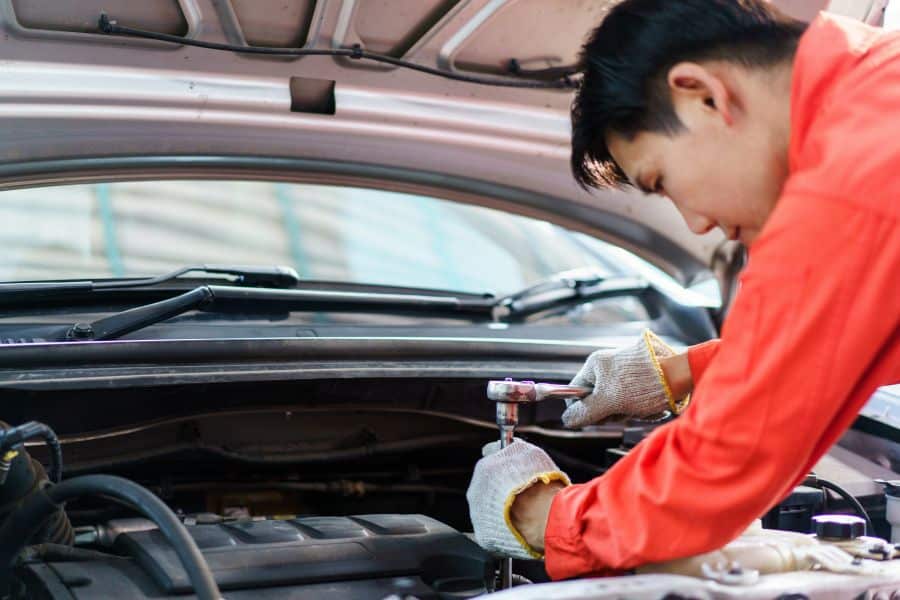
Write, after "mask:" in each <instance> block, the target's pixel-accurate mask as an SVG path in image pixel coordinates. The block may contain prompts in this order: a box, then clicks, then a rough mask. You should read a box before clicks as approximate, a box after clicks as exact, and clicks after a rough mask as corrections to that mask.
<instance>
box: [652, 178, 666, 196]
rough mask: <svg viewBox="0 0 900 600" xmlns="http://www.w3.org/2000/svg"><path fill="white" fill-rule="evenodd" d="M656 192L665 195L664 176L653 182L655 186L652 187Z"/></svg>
mask: <svg viewBox="0 0 900 600" xmlns="http://www.w3.org/2000/svg"><path fill="white" fill-rule="evenodd" d="M651 189H652V190H653V193H654V194H659V195H661V196H662V195H665V193H666V188H665V187H663V180H662V177H657V178H656V181H654V182H653V187H652V188H651Z"/></svg>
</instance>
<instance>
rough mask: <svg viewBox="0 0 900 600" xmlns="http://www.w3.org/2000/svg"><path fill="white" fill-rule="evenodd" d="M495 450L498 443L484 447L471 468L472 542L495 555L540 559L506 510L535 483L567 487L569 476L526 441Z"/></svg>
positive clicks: (470, 506) (467, 492)
mask: <svg viewBox="0 0 900 600" xmlns="http://www.w3.org/2000/svg"><path fill="white" fill-rule="evenodd" d="M498 449H499V442H494V443H492V444H488V445H486V446H485V447H484V449H483V451H482V453H483V454H484V458H482V459H481V460H480V461H478V464H476V465H475V472H474V474H473V475H472V482H471V483H470V484H469V489H468V490H467V491H466V500H468V502H469V516H470V517H471V519H472V526H473V527H474V528H475V540H476V541H477V542H478V543H479V545H481V547H483V548H484V549H485V550H489V551H491V552H494V553H495V554H500V555H503V556H511V557H513V558H522V559H535V558H538V559H539V558H543V556H542V555H541V554H540V553H539V552H536V551H535V550H534V549H533V548H531V547H530V546H529V545H528V544H527V543H526V542H525V539H524V538H523V537H522V535H521V534H520V533H519V532H518V531H516V529H515V527H513V525H512V521H511V520H510V514H509V512H510V508H511V507H512V504H513V502H514V501H515V499H516V495H517V494H519V493H521V492H522V491H524V490H526V489H528V488H529V487H530V486H531V485H533V484H535V483H537V482H538V481H541V482H543V483H545V484H546V483H550V482H551V481H562V482H563V483H565V484H566V485H569V483H570V482H569V477H568V476H567V475H566V474H565V473H563V472H562V471H560V470H559V467H557V466H556V463H554V462H553V460H552V459H551V458H550V457H549V456H547V453H546V452H544V451H543V450H541V449H540V448H538V447H537V446H534V445H532V444H529V443H528V442H523V441H522V440H519V439H516V440H514V441H513V443H512V444H510V445H509V446H507V447H506V448H504V449H503V450H499V451H497V450H498Z"/></svg>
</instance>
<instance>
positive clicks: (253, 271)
mask: <svg viewBox="0 0 900 600" xmlns="http://www.w3.org/2000/svg"><path fill="white" fill-rule="evenodd" d="M195 272H196V273H205V274H207V275H230V276H232V277H234V279H233V280H231V281H229V284H231V285H241V286H247V287H268V288H293V287H296V286H297V285H298V284H299V283H300V282H301V281H302V280H301V279H300V276H299V275H298V274H297V271H295V270H294V269H292V268H291V267H284V266H255V265H247V266H244V265H189V266H186V267H182V268H180V269H177V270H175V271H172V272H171V273H165V274H164V275H158V276H156V277H146V278H137V279H133V278H129V279H113V280H108V281H92V280H82V281H33V282H20V283H0V300H12V301H22V300H28V299H31V298H35V299H40V298H46V297H48V296H55V295H66V294H71V293H79V292H93V291H97V290H121V289H128V288H138V287H153V286H157V285H160V284H162V283H168V282H170V281H174V280H176V279H178V278H179V277H182V276H183V275H186V274H188V273H195ZM216 279H220V278H216Z"/></svg>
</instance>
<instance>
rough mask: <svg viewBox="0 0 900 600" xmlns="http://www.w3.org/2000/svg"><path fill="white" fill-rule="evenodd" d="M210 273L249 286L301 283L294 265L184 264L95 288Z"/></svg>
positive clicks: (147, 283) (148, 284) (151, 283)
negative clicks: (169, 270)
mask: <svg viewBox="0 0 900 600" xmlns="http://www.w3.org/2000/svg"><path fill="white" fill-rule="evenodd" d="M195 272H196V273H207V274H210V275H232V276H234V277H235V278H236V279H235V281H234V282H233V283H234V284H237V285H245V286H248V287H272V288H292V287H295V286H296V285H297V284H299V283H300V281H301V279H300V275H298V274H297V271H295V270H294V269H293V268H292V267H286V266H277V265H276V266H257V265H191V266H187V267H182V268H180V269H177V270H175V271H172V272H171V273H166V274H164V275H159V276H157V277H150V278H147V279H131V280H119V281H98V282H95V283H94V284H93V289H95V290H110V289H117V290H120V289H123V288H132V287H151V286H154V285H159V284H160V283H166V282H169V281H173V280H175V279H178V278H179V277H181V276H182V275H187V274H188V273H195Z"/></svg>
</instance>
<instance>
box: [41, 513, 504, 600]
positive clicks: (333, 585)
mask: <svg viewBox="0 0 900 600" xmlns="http://www.w3.org/2000/svg"><path fill="white" fill-rule="evenodd" d="M188 531H190V533H191V535H192V536H193V537H194V539H195V540H196V541H197V545H198V546H199V547H200V549H201V551H202V552H203V555H204V556H205V557H206V560H207V562H208V563H209V566H210V569H211V570H212V572H213V575H214V576H215V579H216V582H217V583H218V584H219V586H220V588H221V589H222V591H223V592H228V593H227V594H226V596H227V597H228V598H244V597H246V598H249V597H251V595H252V597H253V598H255V599H260V598H270V597H271V598H300V597H303V598H323V599H325V598H328V599H330V598H347V599H356V598H359V599H363V598H377V599H379V600H380V599H381V598H384V597H386V596H388V595H390V594H398V595H399V596H401V597H403V596H406V595H412V596H416V597H419V598H423V599H424V598H442V597H452V598H465V597H469V596H475V595H478V594H480V593H484V591H485V590H484V582H485V580H486V578H487V576H488V573H489V572H490V571H491V570H492V563H491V559H490V557H489V556H488V555H487V554H486V553H485V552H484V551H483V550H482V549H481V548H480V547H479V546H478V545H477V544H475V543H474V542H473V541H472V540H470V539H469V538H468V537H466V536H465V535H463V534H462V533H459V532H458V531H456V530H454V529H452V528H450V527H448V526H447V525H444V524H443V523H440V522H438V521H435V520H434V519H431V518H429V517H425V516H422V515H363V516H358V517H303V518H295V519H286V520H261V521H235V522H231V523H221V524H212V525H193V526H189V527H188ZM115 546H116V551H117V553H120V554H124V555H126V556H127V557H128V558H124V559H123V558H110V559H98V560H93V561H84V562H51V563H46V562H34V563H30V564H27V565H26V566H25V567H24V571H25V572H24V573H23V579H25V580H26V582H27V585H28V587H29V588H31V589H32V590H33V591H35V592H37V594H35V595H36V596H38V597H40V596H42V595H43V596H46V597H51V598H55V597H69V598H83V599H94V598H114V597H118V598H171V597H178V596H182V595H186V594H190V593H191V589H192V588H191V586H190V583H189V581H188V579H187V574H186V573H185V571H184V569H182V567H181V564H180V563H179V561H178V557H177V556H176V555H175V552H174V551H173V550H172V548H171V547H170V546H169V544H168V542H166V540H165V539H164V538H163V537H162V535H160V533H159V532H158V531H157V530H150V531H139V532H131V533H123V534H121V535H119V536H118V537H117V538H116V543H115ZM54 590H55V591H54ZM251 590H252V591H251ZM245 591H246V595H245V594H244V592H245ZM63 592H65V593H66V594H68V595H62V593H63Z"/></svg>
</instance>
